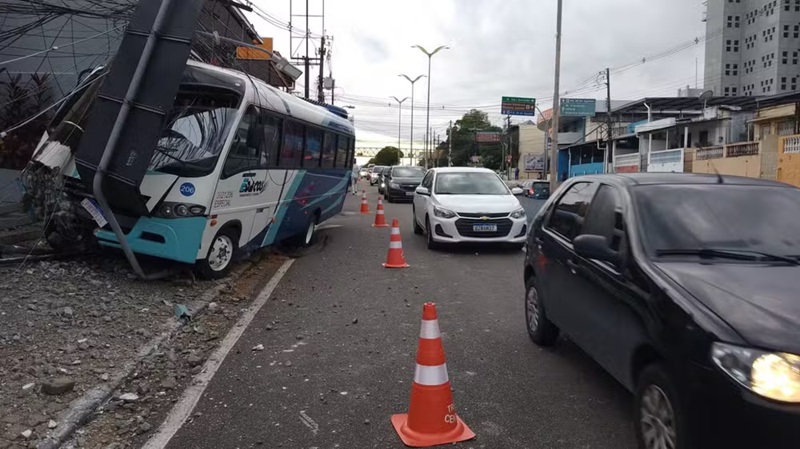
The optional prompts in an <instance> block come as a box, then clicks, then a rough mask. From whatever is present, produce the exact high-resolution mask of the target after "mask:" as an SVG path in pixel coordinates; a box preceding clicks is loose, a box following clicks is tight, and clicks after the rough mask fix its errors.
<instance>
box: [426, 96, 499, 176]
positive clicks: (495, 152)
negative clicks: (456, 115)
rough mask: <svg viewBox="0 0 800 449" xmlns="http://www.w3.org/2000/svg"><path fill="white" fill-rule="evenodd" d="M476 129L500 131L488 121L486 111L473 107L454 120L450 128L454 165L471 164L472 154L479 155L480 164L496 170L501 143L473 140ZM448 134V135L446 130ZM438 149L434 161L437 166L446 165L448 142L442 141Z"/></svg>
mask: <svg viewBox="0 0 800 449" xmlns="http://www.w3.org/2000/svg"><path fill="white" fill-rule="evenodd" d="M477 131H496V132H499V131H502V128H500V127H499V126H494V125H492V123H491V122H490V121H489V115H488V114H487V113H486V112H483V111H479V110H477V109H473V110H471V111H469V112H467V113H466V114H464V116H463V117H462V118H461V119H459V120H456V122H455V123H454V124H453V129H452V136H453V137H452V138H453V145H452V157H453V165H454V166H467V165H473V164H472V162H471V157H472V156H481V161H482V165H483V166H484V167H487V168H491V169H493V170H497V169H499V168H500V167H501V165H502V159H503V156H502V154H503V145H502V144H500V143H481V144H478V143H477V142H475V133H476V132H477ZM448 135H450V133H449V131H448ZM437 149H439V150H441V151H438V152H437V154H436V155H438V156H439V157H438V159H436V158H435V161H434V163H435V164H438V165H439V166H443V165H447V149H448V142H447V141H445V142H443V143H442V144H441V145H440V146H439V148H437Z"/></svg>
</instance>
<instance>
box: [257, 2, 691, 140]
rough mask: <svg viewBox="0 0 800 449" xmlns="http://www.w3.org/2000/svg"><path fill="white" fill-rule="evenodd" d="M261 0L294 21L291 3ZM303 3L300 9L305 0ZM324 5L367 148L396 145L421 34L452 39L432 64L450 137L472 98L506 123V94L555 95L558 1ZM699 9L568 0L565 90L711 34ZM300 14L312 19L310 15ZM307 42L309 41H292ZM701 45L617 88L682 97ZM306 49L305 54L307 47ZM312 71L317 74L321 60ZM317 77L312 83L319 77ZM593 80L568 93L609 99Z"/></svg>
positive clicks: (340, 78)
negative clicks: (450, 128)
mask: <svg viewBox="0 0 800 449" xmlns="http://www.w3.org/2000/svg"><path fill="white" fill-rule="evenodd" d="M321 1H322V0H310V10H311V13H312V14H316V13H319V12H320V8H321ZM255 3H256V5H258V6H259V7H260V8H261V9H263V10H266V11H267V12H269V13H270V14H272V15H274V16H277V17H280V18H282V19H285V20H286V21H288V19H289V1H281V2H262V1H258V0H256V1H255ZM294 3H295V11H294V13H295V14H300V13H302V12H303V11H302V9H303V7H304V2H302V1H295V2H294ZM326 7H327V11H326V18H325V28H326V31H327V34H328V35H332V36H333V37H334V41H333V55H332V70H333V75H334V77H335V78H336V86H337V90H336V97H337V98H336V104H339V105H343V104H349V105H354V106H356V109H355V110H353V111H352V112H353V113H354V115H355V122H356V127H357V129H358V141H359V143H358V144H359V146H383V145H396V144H397V118H398V110H397V105H396V103H395V104H392V103H394V101H393V100H390V98H389V97H390V96H392V95H394V96H397V97H400V98H402V97H405V96H410V94H411V91H410V85H409V83H408V82H407V81H406V80H405V79H402V78H399V77H398V74H400V73H406V74H408V75H410V76H416V75H418V74H425V73H426V72H427V57H425V55H423V54H422V53H421V52H420V51H419V50H416V49H412V48H411V46H412V45H414V44H420V45H423V46H425V47H426V48H428V49H429V50H430V49H432V48H435V47H436V46H438V45H450V46H451V47H452V49H450V50H446V51H443V52H441V53H440V54H437V55H436V56H435V57H434V58H433V64H432V73H431V76H432V84H431V105H432V107H431V126H432V127H433V128H434V130H437V131H438V132H440V133H441V134H442V135H443V133H444V130H445V129H446V127H447V124H448V121H449V120H456V119H458V118H460V117H461V115H463V113H464V112H466V111H467V110H468V109H470V108H472V107H479V108H480V109H483V110H485V111H487V112H489V113H490V117H491V118H492V120H493V121H494V122H496V123H499V122H500V121H501V119H502V117H501V116H500V108H499V104H500V97H501V96H503V95H514V96H530V97H536V98H537V99H539V100H540V101H539V102H540V106H541V107H542V108H545V107H549V105H550V98H552V95H553V69H554V56H555V22H556V19H555V17H556V0H425V1H423V0H406V1H402V2H389V1H375V0H372V1H369V0H337V1H331V0H328V1H327V4H326ZM702 11H703V5H702V2H701V0H565V1H564V17H563V43H562V66H561V73H562V82H561V91H562V92H563V91H565V90H567V89H570V88H572V87H576V86H579V85H581V83H582V82H583V81H585V80H587V79H590V78H591V77H592V76H593V75H595V74H596V73H598V72H599V71H600V70H602V69H604V68H605V67H612V68H617V67H622V66H625V65H627V64H629V63H631V62H634V61H637V60H640V59H641V58H642V57H644V56H647V55H653V54H657V53H659V52H661V51H663V50H667V49H670V48H672V47H674V46H676V45H678V44H680V43H683V42H687V41H689V40H691V39H693V38H695V37H698V36H702V35H703V34H704V33H705V24H703V23H702V22H701V21H700V19H701V16H702ZM250 18H251V20H252V21H253V23H254V24H255V25H256V28H257V30H258V31H259V33H261V34H262V35H263V36H272V37H273V38H274V46H275V49H277V50H279V51H281V53H282V54H284V55H288V54H289V53H290V51H289V33H288V31H286V30H280V29H278V28H276V27H275V26H273V25H270V24H268V23H267V22H265V21H264V20H261V19H259V18H258V17H256V16H254V15H250ZM293 22H294V25H295V27H296V28H301V29H304V28H305V20H304V19H303V18H298V17H295V18H294V20H293ZM310 25H311V26H310V27H309V28H311V30H312V31H313V32H315V33H320V30H321V28H322V24H321V21H320V20H319V19H311V21H310ZM298 44H300V39H294V45H295V46H297V45H298ZM312 48H313V47H312ZM703 48H704V45H703V43H702V41H701V42H700V44H699V45H695V46H691V47H689V48H687V49H685V50H683V51H680V52H678V53H676V54H675V55H672V56H670V57H667V58H662V59H659V60H656V61H653V62H647V63H645V64H643V65H639V66H637V67H635V68H633V69H631V70H628V71H625V72H622V73H619V74H615V75H613V76H612V80H611V82H612V96H613V98H614V99H615V100H622V99H637V98H640V97H642V96H645V95H667V96H668V95H674V94H675V93H676V92H677V90H678V88H679V87H681V86H685V85H687V84H694V78H695V60H696V59H697V60H698V64H699V67H700V71H699V73H698V76H699V79H700V80H701V83H702V79H703V74H702V67H703ZM300 52H301V53H300V55H302V54H304V46H301V50H300ZM312 52H313V49H312ZM327 71H328V69H327V68H326V74H327ZM312 73H313V75H314V76H316V75H317V74H318V69H316V68H315V69H313V72H312ZM312 79H315V78H314V77H312ZM300 81H301V82H302V78H301V79H300ZM311 84H312V88H313V86H315V85H316V82H315V81H312V83H311ZM416 86H417V87H416V96H415V97H416V98H415V100H416V102H415V103H416V104H415V106H416V107H415V117H414V137H415V139H414V140H415V143H414V146H415V148H419V147H421V146H422V143H421V142H422V138H423V136H424V132H425V108H424V106H425V95H426V89H427V84H426V81H425V80H421V81H419V82H418V83H417V85H416ZM595 86H596V85H595V84H594V83H593V82H589V83H587V85H586V86H585V87H584V89H582V90H580V91H578V92H577V93H576V94H574V95H571V96H577V97H590V98H598V99H602V98H605V88H604V87H600V86H597V87H595ZM409 103H410V102H406V103H404V111H403V124H402V130H401V131H402V139H403V143H402V145H403V146H404V147H405V146H407V145H408V137H409V133H410V120H409V119H410V116H409ZM520 119H521V118H520ZM515 120H516V119H515Z"/></svg>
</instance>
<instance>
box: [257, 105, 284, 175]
mask: <svg viewBox="0 0 800 449" xmlns="http://www.w3.org/2000/svg"><path fill="white" fill-rule="evenodd" d="M261 118H262V120H263V123H264V151H262V152H261V167H262V168H267V167H274V166H275V165H277V163H278V153H279V151H280V148H281V129H283V120H281V119H280V118H277V117H273V116H272V115H270V114H269V113H267V112H265V111H262V112H261Z"/></svg>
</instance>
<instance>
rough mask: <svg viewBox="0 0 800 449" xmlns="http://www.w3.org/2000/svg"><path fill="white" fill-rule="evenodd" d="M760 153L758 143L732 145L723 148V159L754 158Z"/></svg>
mask: <svg viewBox="0 0 800 449" xmlns="http://www.w3.org/2000/svg"><path fill="white" fill-rule="evenodd" d="M760 151H761V144H760V142H743V143H734V144H730V145H726V146H725V157H740V156H756V155H757V154H759V152H760Z"/></svg>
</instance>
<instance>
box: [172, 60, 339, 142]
mask: <svg viewBox="0 0 800 449" xmlns="http://www.w3.org/2000/svg"><path fill="white" fill-rule="evenodd" d="M187 65H190V66H192V67H195V68H198V69H202V70H208V71H211V72H219V73H226V74H228V75H232V76H235V77H236V78H238V79H239V80H240V81H241V82H242V84H243V86H244V87H245V88H246V92H247V94H246V95H247V98H249V99H250V101H251V102H253V103H258V104H259V105H260V106H261V107H263V108H265V109H269V110H272V111H274V112H277V113H279V114H283V115H288V116H290V117H295V118H297V119H299V120H302V121H305V122H308V123H312V124H315V125H319V126H322V127H325V128H331V129H334V130H336V131H339V132H342V133H345V134H348V135H351V136H353V135H355V128H354V127H353V124H352V123H351V122H350V121H349V120H347V119H345V118H343V117H340V116H339V115H337V114H334V113H333V112H331V111H330V110H328V109H327V108H325V107H324V106H318V105H316V104H312V103H309V102H308V101H306V100H304V99H302V98H298V97H295V96H294V95H289V94H287V93H286V92H283V91H281V90H279V89H278V88H276V87H274V86H270V85H269V84H267V83H265V82H264V81H262V80H260V79H258V78H255V77H252V76H249V75H247V74H246V73H244V72H239V71H236V70H231V69H226V68H222V67H217V66H213V65H210V64H206V63H202V62H198V61H188V62H187Z"/></svg>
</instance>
